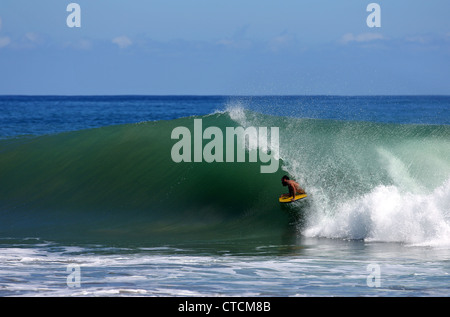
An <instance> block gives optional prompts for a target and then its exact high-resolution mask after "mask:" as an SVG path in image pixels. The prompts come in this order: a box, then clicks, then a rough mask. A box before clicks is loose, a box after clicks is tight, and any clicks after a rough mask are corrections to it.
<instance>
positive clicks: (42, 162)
mask: <svg viewBox="0 0 450 317" xmlns="http://www.w3.org/2000/svg"><path fill="white" fill-rule="evenodd" d="M194 118H201V119H202V121H203V125H204V127H205V128H206V127H207V126H217V127H220V128H222V129H225V128H226V127H233V126H237V123H236V122H234V121H233V120H231V119H230V117H229V116H228V114H226V113H217V114H212V115H208V116H203V117H191V118H182V119H176V120H170V121H158V122H144V123H139V124H126V125H116V126H109V127H103V128H96V129H89V130H83V131H76V132H67V133H61V134H55V135H48V136H40V137H35V138H18V139H9V140H2V141H0V148H1V153H0V175H1V177H0V182H1V184H0V188H1V189H0V210H1V211H0V212H1V214H0V215H1V218H2V221H1V222H0V223H1V224H0V230H1V231H2V235H3V236H16V235H22V236H30V235H31V236H36V235H37V236H39V237H49V238H54V239H57V238H64V237H67V238H68V239H75V238H76V239H83V238H91V237H92V238H97V237H101V238H107V239H115V238H117V239H119V240H121V239H132V238H136V239H144V240H146V241H160V240H161V241H172V240H175V241H180V240H183V239H187V238H189V239H199V240H205V239H210V238H222V237H225V238H232V237H237V238H239V237H248V236H258V235H266V234H268V233H270V232H272V230H275V231H276V232H279V230H281V229H282V228H283V226H284V225H285V220H286V217H285V215H283V214H282V213H281V212H280V211H279V206H278V201H277V197H278V193H279V191H280V188H279V187H280V181H279V180H280V177H281V173H282V171H281V170H279V172H278V173H274V174H261V173H260V165H261V164H260V163H258V162H254V163H253V162H249V161H248V160H246V161H245V162H242V163H226V162H224V163H206V162H202V163H184V162H181V163H174V162H173V161H172V159H171V149H172V146H173V145H174V144H175V143H176V142H177V141H176V140H172V139H171V132H172V130H173V129H174V128H175V127H179V126H185V127H188V128H190V129H191V131H193V121H194V120H193V119H194Z"/></svg>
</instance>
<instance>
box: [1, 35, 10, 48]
mask: <svg viewBox="0 0 450 317" xmlns="http://www.w3.org/2000/svg"><path fill="white" fill-rule="evenodd" d="M10 43H11V39H10V38H9V37H7V36H4V37H0V48H3V47H6V46H8V45H9V44H10Z"/></svg>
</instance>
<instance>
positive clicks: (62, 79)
mask: <svg viewBox="0 0 450 317" xmlns="http://www.w3.org/2000/svg"><path fill="white" fill-rule="evenodd" d="M70 2H76V3H78V4H79V5H80V6H81V28H69V27H68V26H67V25H66V18H67V16H68V15H69V12H66V7H67V5H68V4H69V3H70ZM371 2H376V3H378V4H379V5H380V7H381V27H380V28H369V27H368V26H367V24H366V18H367V16H368V15H369V14H370V13H369V12H366V7H367V5H368V4H369V3H371ZM448 12H450V1H448V0H429V1H414V0H409V1H408V0H389V1H387V0H385V1H381V0H380V1H364V0H341V1H337V0H316V1H313V0H307V1H306V0H305V1H301V0H283V1H273V0H271V1H268V0H240V1H236V0H226V1H225V0H164V1H163V0H154V1H152V0H132V1H118V0H95V1H93V0H78V1H76V0H73V1H64V0H39V1H31V0H2V1H1V2H0V94H62V95H79V94H86V95H101V94H112V95H114V94H146V95H152V94H157V95H168V94H169V95H172V94H178V95H180V94H194V95H203V94H206V95H211V94H212V95H242V94H243V95H272V94H294V95H296V94H298V95H308V94H325V95H327V94H337V95H379V94H389V95H390V94H394V95H395V94H450V22H449V21H450V19H449V18H448Z"/></svg>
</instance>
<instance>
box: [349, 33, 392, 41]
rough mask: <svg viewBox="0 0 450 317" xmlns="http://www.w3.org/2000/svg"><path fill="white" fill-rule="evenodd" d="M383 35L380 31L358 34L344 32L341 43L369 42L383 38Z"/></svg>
mask: <svg viewBox="0 0 450 317" xmlns="http://www.w3.org/2000/svg"><path fill="white" fill-rule="evenodd" d="M383 39H385V38H384V36H383V35H382V34H380V33H362V34H359V35H353V33H347V34H344V36H342V38H341V43H343V44H347V43H351V42H357V43H363V42H371V41H375V40H383Z"/></svg>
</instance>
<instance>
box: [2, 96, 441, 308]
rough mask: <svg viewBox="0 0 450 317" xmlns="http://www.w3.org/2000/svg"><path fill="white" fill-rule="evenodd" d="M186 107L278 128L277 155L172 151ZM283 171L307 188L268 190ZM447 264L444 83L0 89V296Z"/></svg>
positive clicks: (239, 292) (291, 282) (159, 291)
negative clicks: (304, 90) (362, 91)
mask: <svg viewBox="0 0 450 317" xmlns="http://www.w3.org/2000/svg"><path fill="white" fill-rule="evenodd" d="M196 119H197V120H198V119H201V122H202V124H203V127H204V128H206V127H212V128H216V131H223V132H224V135H225V131H226V129H227V128H229V127H234V128H236V127H243V128H249V127H277V128H278V129H279V140H278V142H276V143H273V144H271V146H273V147H270V146H269V148H266V150H267V149H269V150H270V153H271V154H273V155H274V157H275V156H276V158H277V161H278V160H279V161H278V162H279V167H278V169H277V170H276V171H275V172H274V173H262V172H261V169H260V168H261V165H262V162H261V161H256V162H253V161H251V160H250V159H249V158H250V154H251V153H253V152H254V151H258V150H260V151H261V148H256V149H255V148H251V147H250V146H249V145H248V144H244V145H243V146H245V151H246V153H245V154H246V155H247V156H246V157H247V159H245V160H244V161H240V162H239V161H234V162H230V161H223V162H218V161H214V162H206V161H205V160H201V161H199V162H197V161H195V160H194V159H193V160H191V162H186V161H182V162H175V161H174V160H173V156H172V155H171V153H172V152H173V148H174V145H175V144H176V143H177V142H178V140H176V139H174V138H173V137H172V133H173V131H174V129H176V128H177V127H186V128H187V129H188V130H189V131H194V129H193V127H194V120H196ZM217 128H218V130H217ZM250 138H251V137H250ZM211 140H212V139H211ZM209 141H210V140H206V139H204V140H203V144H202V145H203V146H205V145H206V144H207V143H208V142H209ZM193 143H195V137H193ZM248 143H250V140H248ZM218 144H222V143H218ZM274 145H276V147H275V146H274ZM195 146H196V145H195V144H192V147H193V149H195ZM234 146H235V147H234V150H235V151H238V146H239V145H237V144H235V145H234ZM218 149H219V148H216V149H215V151H218ZM232 149H233V148H232ZM184 150H186V151H187V150H188V148H186V149H184ZM220 150H223V151H224V152H226V151H229V150H230V148H229V147H226V146H225V143H223V148H220ZM187 152H189V151H187ZM267 153H269V152H267ZM183 154H186V153H184V152H183ZM187 154H189V153H187ZM216 154H217V152H216ZM283 175H289V176H290V177H291V178H293V179H295V180H296V181H297V182H299V183H300V185H301V186H302V187H303V188H304V189H305V190H306V192H307V193H308V197H307V198H306V199H304V200H301V201H298V202H294V203H291V204H285V205H282V204H280V203H279V202H278V197H279V196H280V194H282V193H284V192H286V188H285V187H282V185H281V182H280V179H281V177H282V176H283ZM449 274H450V97H449V96H0V296H2V297H21V296H25V297H55V296H56V297H59V296H75V297H78V296H79V297H91V296H108V297H109V296H131V297H134V296H149V297H180V298H181V297H183V298H184V297H191V298H192V297H216V296H219V297H261V298H263V297H332V296H333V297H334V296H337V297H354V296H357V297H360V296H361V297H366V296H367V297H422V296H425V297H431V296H439V297H441V296H449V295H450V275H449ZM262 300H263V299H262ZM255 305H256V304H255ZM255 305H253V306H251V305H250V306H248V307H247V308H248V309H258V307H259V306H257V305H256V306H255ZM243 307H244V306H241V307H240V308H243ZM261 307H263V306H261ZM261 307H260V308H261Z"/></svg>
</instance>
